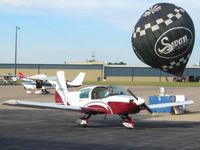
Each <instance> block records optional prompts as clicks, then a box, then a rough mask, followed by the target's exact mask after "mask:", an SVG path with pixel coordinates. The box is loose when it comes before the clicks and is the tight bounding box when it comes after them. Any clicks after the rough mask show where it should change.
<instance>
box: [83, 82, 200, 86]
mask: <svg viewBox="0 0 200 150" xmlns="http://www.w3.org/2000/svg"><path fill="white" fill-rule="evenodd" d="M84 84H89V85H90V84H91V85H127V86H131V85H132V86H174V87H200V82H138V81H137V82H128V81H105V82H102V81H85V82H84Z"/></svg>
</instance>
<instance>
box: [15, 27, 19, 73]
mask: <svg viewBox="0 0 200 150" xmlns="http://www.w3.org/2000/svg"><path fill="white" fill-rule="evenodd" d="M19 29H20V27H18V26H16V30H15V75H16V74H17V31H18V30H19Z"/></svg>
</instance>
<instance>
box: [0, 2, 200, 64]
mask: <svg viewBox="0 0 200 150" xmlns="http://www.w3.org/2000/svg"><path fill="white" fill-rule="evenodd" d="M158 2H169V3H174V4H176V5H178V6H181V7H183V8H184V9H185V10H186V11H187V12H188V13H189V15H190V16H191V18H192V19H193V21H194V24H195V30H196V40H195V45H194V49H193V53H192V56H191V58H190V61H189V63H188V66H191V65H193V64H196V63H197V62H198V61H199V60H200V49H199V47H200V42H199V39H200V29H199V25H200V17H199V14H200V10H199V8H200V2H199V1H197V0H165V1H157V0H0V25H1V28H0V52H1V58H0V63H14V47H15V45H14V44H15V27H16V26H19V27H20V30H18V63H57V64H60V63H64V62H65V61H66V62H82V61H86V60H89V59H91V56H92V55H93V54H94V55H95V59H96V60H99V61H107V62H120V61H124V62H126V63H127V64H128V65H135V66H144V64H143V63H142V62H141V61H140V60H139V59H138V58H137V57H136V55H135V53H134V52H133V50H132V46H131V34H132V30H133V28H134V26H135V24H136V22H137V21H138V19H139V18H140V16H141V15H142V13H143V12H144V11H145V10H146V9H147V8H149V7H150V6H152V5H153V4H155V3H158Z"/></svg>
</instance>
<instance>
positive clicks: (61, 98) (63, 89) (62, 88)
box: [55, 71, 70, 105]
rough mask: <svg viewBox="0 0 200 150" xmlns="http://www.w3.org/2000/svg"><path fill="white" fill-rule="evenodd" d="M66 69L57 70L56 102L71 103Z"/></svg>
mask: <svg viewBox="0 0 200 150" xmlns="http://www.w3.org/2000/svg"><path fill="white" fill-rule="evenodd" d="M67 96H68V90H67V86H66V80H65V74H64V71H58V72H57V81H56V92H55V102H56V103H60V104H64V105H70V101H69V99H68V97H67Z"/></svg>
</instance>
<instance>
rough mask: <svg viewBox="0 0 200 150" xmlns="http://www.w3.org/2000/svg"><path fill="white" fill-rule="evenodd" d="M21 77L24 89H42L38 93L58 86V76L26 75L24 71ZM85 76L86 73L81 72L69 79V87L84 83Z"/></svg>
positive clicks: (45, 92)
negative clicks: (71, 79)
mask: <svg viewBox="0 0 200 150" xmlns="http://www.w3.org/2000/svg"><path fill="white" fill-rule="evenodd" d="M19 77H20V79H21V80H23V81H24V82H22V85H23V87H24V89H26V90H35V89H40V90H39V91H36V92H35V93H36V94H47V93H49V92H48V91H47V89H55V87H56V76H50V77H48V76H47V75H45V74H40V75H35V76H29V77H26V76H24V75H23V74H22V73H19ZM84 78H85V73H84V72H80V73H79V74H78V75H77V76H76V77H75V78H74V80H73V81H67V83H66V84H67V86H68V87H79V86H81V85H82V83H83V80H84ZM27 93H30V91H27Z"/></svg>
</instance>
